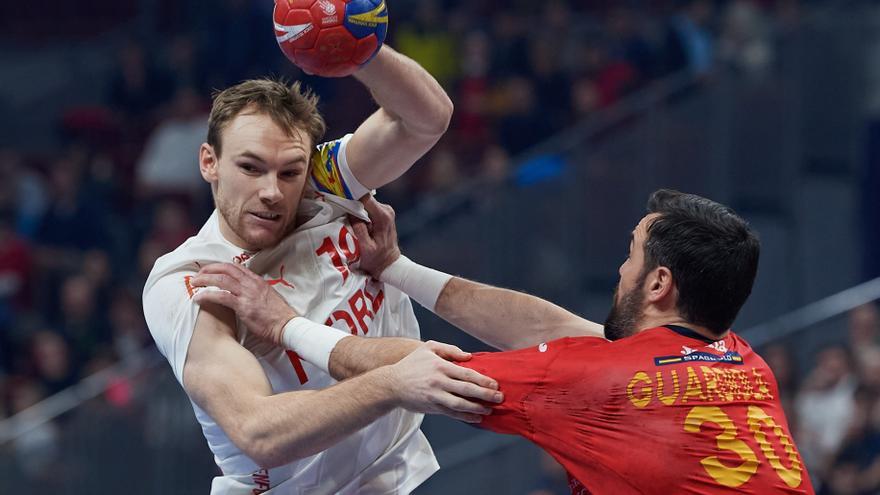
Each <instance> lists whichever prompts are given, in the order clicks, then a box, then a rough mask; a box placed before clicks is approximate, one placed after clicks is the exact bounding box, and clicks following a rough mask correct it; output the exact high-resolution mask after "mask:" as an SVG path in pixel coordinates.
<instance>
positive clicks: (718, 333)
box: [354, 190, 814, 495]
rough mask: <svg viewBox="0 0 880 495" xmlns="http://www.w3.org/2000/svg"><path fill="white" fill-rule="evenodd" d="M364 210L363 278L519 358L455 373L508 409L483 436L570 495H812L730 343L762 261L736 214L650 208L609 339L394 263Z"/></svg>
mask: <svg viewBox="0 0 880 495" xmlns="http://www.w3.org/2000/svg"><path fill="white" fill-rule="evenodd" d="M367 210H368V211H370V217H371V219H372V220H373V223H372V226H371V227H370V228H369V229H368V228H367V226H366V225H363V224H358V225H355V226H354V228H355V231H356V233H357V235H358V239H359V241H360V245H361V256H362V260H361V268H362V269H364V270H366V271H369V272H370V273H372V274H373V275H374V276H376V277H377V278H379V279H381V280H382V281H384V282H385V283H386V284H390V285H394V286H396V287H398V288H400V289H401V290H403V291H404V292H407V293H409V294H410V296H411V297H413V299H416V300H417V301H419V302H420V303H421V304H422V305H423V306H425V307H427V308H428V309H430V310H432V311H434V312H435V313H436V314H438V315H439V316H441V317H443V318H444V319H446V320H447V321H449V322H450V323H452V324H454V325H456V326H458V327H459V328H461V329H463V330H464V331H466V332H468V333H470V334H471V335H474V336H475V337H477V338H480V339H481V340H483V341H485V342H487V343H489V344H490V345H493V346H494V347H497V348H499V349H519V350H512V351H508V352H492V353H481V354H475V355H474V356H473V358H472V359H471V360H470V361H467V362H464V363H459V364H460V365H462V366H466V367H469V368H472V369H474V370H476V371H478V372H480V373H483V374H485V375H487V376H490V377H492V378H494V379H495V380H496V381H497V382H498V384H499V390H501V391H502V392H503V393H504V402H503V403H502V404H500V405H495V406H494V410H493V413H492V414H491V415H489V416H486V417H485V418H484V419H483V420H482V423H481V426H482V427H484V428H487V429H490V430H493V431H496V432H500V433H510V434H517V435H522V436H523V437H525V438H527V439H529V440H531V441H532V442H534V443H536V444H537V445H539V446H541V447H542V448H544V449H545V450H546V451H547V452H549V453H550V454H551V455H552V456H553V457H554V458H556V460H557V461H559V462H560V463H561V464H562V465H563V466H564V467H565V469H566V470H567V471H568V473H569V480H570V485H571V491H572V493H573V494H594V495H596V494H614V495H619V494H630V493H633V494H635V493H656V494H716V493H746V494H756V495H757V494H760V495H767V494H774V493H800V494H803V493H807V494H809V493H814V490H813V487H812V485H811V483H810V479H809V477H808V475H807V471H806V469H805V467H804V463H803V460H802V458H801V456H800V454H799V453H798V450H797V447H796V446H795V444H794V441H793V439H792V437H791V433H790V430H789V427H788V422H787V421H786V419H785V415H784V413H783V410H782V407H781V405H780V402H779V389H778V387H777V384H776V380H775V378H774V376H773V373H772V372H771V370H770V368H769V367H768V366H767V363H765V362H764V360H763V359H762V358H761V357H760V356H759V355H758V354H756V353H755V352H754V351H753V350H752V348H751V347H750V346H749V344H748V343H747V342H746V341H744V340H743V339H742V338H740V337H739V336H737V335H736V334H735V333H733V332H732V331H731V330H730V327H731V325H732V323H733V321H734V319H735V317H736V315H737V313H738V312H739V310H740V308H741V307H742V305H743V304H744V303H745V301H746V299H747V298H748V296H749V294H750V292H751V290H752V284H753V282H754V279H755V274H756V271H757V267H758V257H759V251H760V246H759V242H758V239H757V237H756V236H755V234H754V232H753V231H752V230H751V228H750V227H749V226H748V224H747V223H746V222H745V221H744V220H743V219H742V218H740V217H739V216H737V215H736V214H735V213H734V212H733V211H732V210H731V209H730V208H728V207H726V206H723V205H721V204H718V203H715V202H713V201H710V200H708V199H705V198H702V197H699V196H696V195H692V194H683V193H679V192H676V191H670V190H660V191H657V192H655V193H654V194H652V195H651V197H650V199H649V201H648V214H647V215H646V216H645V217H644V218H642V219H641V220H640V221H639V223H638V225H637V226H636V227H635V229H634V230H633V232H632V240H631V242H630V249H629V256H628V257H627V259H626V261H625V262H624V263H623V265H621V267H620V282H619V283H618V286H617V289H616V291H615V294H614V304H613V307H612V309H611V312H610V314H609V316H608V318H607V320H606V321H605V325H604V337H605V338H602V337H601V336H602V331H603V329H602V327H601V326H599V325H597V324H595V323H591V322H589V321H587V320H584V319H582V318H580V317H578V316H576V315H574V314H572V313H569V312H567V311H565V310H564V309H562V308H559V307H558V306H555V305H553V304H551V303H549V302H547V301H544V300H541V299H539V298H536V297H533V296H529V295H526V294H522V293H518V292H514V291H509V290H505V289H499V288H495V287H490V286H487V285H483V284H479V283H476V282H471V281H468V280H464V279H461V278H457V277H452V276H450V275H446V274H444V273H441V272H437V271H435V270H432V269H430V268H426V267H424V266H421V265H417V264H415V263H414V262H412V261H410V260H408V259H407V258H405V257H403V256H400V251H399V249H398V248H397V244H396V232H395V231H394V226H393V215H392V214H391V212H390V208H388V207H386V206H383V205H379V204H377V203H375V202H374V201H373V202H370V201H368V202H367ZM383 215H384V218H383ZM426 287H428V288H430V287H433V288H434V289H426Z"/></svg>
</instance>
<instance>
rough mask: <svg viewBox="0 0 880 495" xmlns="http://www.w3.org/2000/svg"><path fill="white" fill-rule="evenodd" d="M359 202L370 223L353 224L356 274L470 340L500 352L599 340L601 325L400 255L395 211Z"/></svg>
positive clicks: (372, 202) (368, 201)
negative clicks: (363, 273) (558, 341)
mask: <svg viewBox="0 0 880 495" xmlns="http://www.w3.org/2000/svg"><path fill="white" fill-rule="evenodd" d="M362 201H363V202H364V205H365V207H366V209H367V212H368V213H369V214H370V219H371V221H372V223H371V224H370V225H369V226H367V225H366V224H364V223H363V222H354V223H353V229H354V232H355V235H356V236H357V238H358V242H359V244H360V252H361V264H360V266H361V269H363V270H365V271H367V272H368V273H370V274H371V275H373V276H374V277H377V278H379V279H380V280H381V281H383V282H385V283H388V284H391V285H393V286H395V287H397V288H398V289H400V290H402V291H404V292H406V293H407V294H409V296H410V297H412V298H413V299H415V300H416V301H417V302H419V304H421V305H422V306H424V307H425V308H427V309H429V310H431V311H432V312H434V313H436V314H437V315H438V316H440V317H441V318H443V319H444V320H446V321H448V322H449V323H452V324H453V325H455V326H457V327H458V328H460V329H462V330H464V331H465V332H467V333H469V334H470V335H473V336H474V337H476V338H478V339H480V340H482V341H483V342H485V343H487V344H489V345H491V346H493V347H495V348H497V349H502V350H509V349H520V348H523V347H528V346H531V345H537V344H540V343H541V342H547V341H550V340H555V339H558V338H562V337H573V336H597V337H603V336H604V332H603V330H602V326H601V325H599V324H597V323H593V322H591V321H589V320H585V319H583V318H581V317H579V316H577V315H575V314H573V313H571V312H569V311H566V310H565V309H563V308H561V307H559V306H557V305H555V304H553V303H551V302H549V301H545V300H544V299H541V298H538V297H535V296H531V295H528V294H524V293H522V292H516V291H512V290H508V289H502V288H498V287H492V286H490V285H485V284H481V283H479V282H472V281H470V280H465V279H463V278H459V277H453V276H451V275H447V274H445V273H442V272H438V271H436V270H432V269H430V268H427V267H424V266H421V265H418V264H416V263H414V262H412V261H410V260H409V259H407V258H405V257H403V256H401V255H400V249H399V248H398V246H397V232H396V228H395V226H394V210H392V209H391V207H390V206H388V205H382V204H380V203H378V202H377V201H376V200H375V199H373V198H364V199H363V200H362Z"/></svg>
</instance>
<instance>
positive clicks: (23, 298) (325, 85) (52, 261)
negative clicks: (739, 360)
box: [0, 0, 880, 493]
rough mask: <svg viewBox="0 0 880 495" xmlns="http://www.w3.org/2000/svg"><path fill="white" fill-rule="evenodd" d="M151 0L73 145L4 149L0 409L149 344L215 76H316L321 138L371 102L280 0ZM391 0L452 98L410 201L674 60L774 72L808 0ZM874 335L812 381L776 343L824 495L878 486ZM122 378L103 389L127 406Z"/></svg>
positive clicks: (683, 68)
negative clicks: (144, 308) (308, 56)
mask: <svg viewBox="0 0 880 495" xmlns="http://www.w3.org/2000/svg"><path fill="white" fill-rule="evenodd" d="M92 3H98V4H100V3H101V2H92ZM155 4H156V9H157V12H156V15H155V18H154V19H153V22H154V27H153V29H152V30H149V32H145V33H142V35H141V36H132V37H126V38H125V39H121V40H118V42H117V44H116V45H115V51H116V57H117V58H116V61H115V63H114V70H113V71H112V73H110V74H108V75H107V77H106V78H102V79H101V80H96V81H94V84H96V85H100V86H101V87H104V88H105V91H104V99H103V102H101V103H100V104H94V103H88V104H86V103H81V104H78V102H76V101H75V96H72V97H71V98H72V101H71V103H72V105H71V106H69V107H67V108H65V109H64V110H63V112H62V113H60V114H59V115H57V116H56V118H57V127H58V129H59V133H60V134H61V136H62V139H61V141H62V143H63V144H62V146H61V147H60V149H57V150H41V151H40V152H37V153H34V152H27V153H25V152H22V151H21V150H18V149H15V148H14V147H10V148H6V149H2V150H0V253H2V256H0V398H2V400H0V419H3V418H5V417H8V416H11V415H14V414H16V413H18V412H20V411H22V410H24V409H26V408H27V407H29V406H31V405H33V404H35V403H36V402H38V401H40V400H41V399H43V398H45V397H48V396H50V395H52V394H54V393H56V392H59V391H61V390H64V389H65V388H67V387H69V386H71V385H73V384H75V383H77V382H78V381H79V380H80V379H81V378H83V377H85V376H87V375H89V374H91V373H93V372H95V371H97V370H100V369H104V368H106V367H107V366H109V365H111V364H114V363H125V362H126V360H127V359H134V356H138V355H140V353H141V352H142V350H143V349H144V348H147V347H149V346H150V344H151V339H150V336H149V333H148V331H147V329H146V326H145V323H144V321H143V316H142V313H141V308H140V294H141V290H142V287H143V282H144V280H145V279H146V276H147V274H148V273H149V271H150V269H151V268H152V265H153V263H154V261H155V260H156V258H157V257H158V256H160V255H162V254H164V253H166V252H169V251H171V250H173V249H174V248H175V247H177V246H178V245H179V244H180V243H181V242H183V240H185V239H186V238H187V237H189V236H190V235H193V234H194V233H195V232H196V230H197V228H198V226H199V225H201V223H202V222H203V221H204V219H206V218H207V216H208V214H209V213H210V211H211V209H212V203H211V198H210V191H209V189H208V187H207V185H206V184H205V183H204V181H203V180H202V178H201V176H200V174H199V172H198V168H197V161H196V157H197V150H198V147H199V145H200V144H201V143H202V142H203V141H204V139H205V135H206V130H207V123H206V120H207V112H208V111H209V109H210V95H211V92H212V90H214V89H217V88H223V87H226V86H228V85H230V84H233V83H235V82H238V81H240V80H242V79H246V78H250V77H259V76H264V75H267V74H275V75H283V76H287V77H289V78H292V79H293V78H301V79H304V80H305V81H306V82H307V83H308V85H310V86H311V87H313V88H314V89H315V90H316V91H317V92H318V94H319V95H321V97H322V102H323V103H322V107H321V108H322V111H323V113H324V114H325V116H326V118H327V121H328V124H329V133H328V136H327V138H328V139H332V138H336V137H338V136H341V135H342V134H344V133H347V132H350V131H351V130H353V129H354V128H355V126H356V125H358V124H359V123H360V121H362V120H363V118H365V117H366V116H367V115H368V114H369V113H370V112H371V111H373V109H374V104H373V102H372V101H371V99H370V97H369V94H368V93H367V92H366V91H365V90H364V89H363V87H362V86H361V85H360V84H359V83H357V82H356V81H354V80H353V79H352V78H345V79H338V80H337V79H334V80H330V79H321V78H315V77H308V76H306V75H304V74H302V73H300V72H299V71H298V70H297V69H296V68H295V67H293V66H292V65H291V64H290V63H289V62H287V61H286V60H285V59H284V58H283V56H282V55H281V52H280V51H279V50H278V49H277V47H276V46H275V40H274V39H273V34H272V32H271V30H270V29H269V25H270V23H271V7H272V3H271V2H266V1H259V2H258V1H248V0H222V1H219V2H217V3H216V5H213V6H212V8H210V9H205V8H204V4H202V3H199V2H194V1H159V2H155ZM389 9H390V13H391V30H390V34H389V39H388V43H389V44H390V45H391V46H393V47H395V48H396V49H398V50H399V51H401V52H403V53H405V54H407V55H409V56H411V57H412V58H414V59H416V60H417V61H418V62H419V63H421V64H422V65H423V66H424V67H425V68H427V69H428V70H429V71H430V72H431V73H432V74H433V75H434V76H435V77H436V78H437V79H438V80H439V81H440V82H441V83H442V84H443V86H444V87H445V88H446V90H447V92H448V93H449V94H450V96H451V97H452V99H453V101H454V103H455V115H454V120H453V122H452V125H451V127H450V130H449V132H448V133H447V136H446V137H444V139H443V140H442V141H441V142H440V143H439V144H438V145H437V147H436V148H435V149H434V150H432V152H431V153H430V154H429V155H428V156H426V157H425V158H424V159H423V160H422V161H421V162H420V163H419V164H417V165H416V167H415V168H414V170H413V171H412V172H411V173H409V174H407V175H406V176H405V177H403V178H402V179H400V180H398V181H397V182H395V183H393V184H391V185H389V186H388V187H387V188H386V189H385V190H383V192H382V194H383V196H382V197H383V199H385V200H386V201H390V202H392V204H394V205H395V206H396V207H398V209H406V208H407V207H408V206H410V205H412V204H414V203H415V202H417V201H419V200H423V199H424V198H430V197H432V196H441V195H443V194H444V193H446V192H448V191H450V190H452V189H454V188H455V187H456V186H457V185H459V184H461V183H462V182H463V181H467V180H471V179H488V180H491V181H502V180H504V179H505V178H506V177H507V176H508V174H509V173H510V167H511V166H512V163H513V162H512V160H511V158H512V157H515V156H516V155H518V154H520V153H522V152H524V151H526V150H528V149H529V148H530V147H532V146H534V145H536V144H538V143H540V142H541V141H543V140H545V139H547V138H548V137H550V136H552V135H554V134H556V133H558V132H559V131H561V130H563V129H565V128H568V127H570V126H572V125H573V124H575V123H578V122H580V121H582V120H583V119H585V118H589V117H590V116H592V115H595V114H596V113H597V112H600V111H601V110H602V109H604V108H609V107H611V106H613V105H614V104H615V103H617V102H619V101H621V100H622V99H625V98H627V96H629V95H631V94H633V93H634V92H637V91H639V90H641V89H642V88H645V87H646V86H648V85H650V84H651V83H652V82H653V81H656V80H658V79H661V78H663V77H665V76H667V75H670V74H680V73H689V74H691V75H693V77H694V78H695V81H696V82H697V83H699V81H703V80H710V79H711V78H712V77H713V72H714V71H715V70H716V69H717V68H718V67H719V66H725V67H727V68H730V69H732V70H735V71H738V72H741V73H743V74H744V75H746V77H755V78H761V77H764V75H765V74H766V73H767V72H768V71H771V70H772V69H773V66H774V64H775V63H777V60H776V59H775V51H776V50H775V47H776V46H777V43H778V41H779V39H780V37H781V36H783V35H784V33H785V32H787V31H788V30H791V29H793V27H794V26H795V25H796V24H797V23H798V20H799V16H800V10H801V9H800V2H798V1H797V0H731V1H715V2H712V1H708V0H685V1H671V0H670V1H666V2H664V1H648V0H645V1H630V2H615V1H590V2H587V1H574V0H572V1H563V0H550V1H547V2H526V1H522V0H513V1H510V2H504V3H502V2H494V1H491V0H442V1H441V0H419V1H406V0H400V1H394V0H390V1H389ZM56 34H57V33H56ZM79 35H80V36H82V34H81V33H80V34H79ZM878 332H880V329H878V320H877V311H876V308H875V307H873V306H868V307H865V308H864V309H860V310H859V311H857V312H854V313H853V316H852V321H851V333H850V335H851V339H852V341H851V347H850V348H848V349H849V350H847V348H843V347H833V348H829V349H827V350H825V351H823V352H822V353H820V355H819V357H818V360H817V363H816V365H815V367H814V369H813V370H812V371H811V372H810V373H809V374H808V375H806V376H807V378H806V379H804V380H803V381H802V382H801V383H793V381H795V380H796V377H798V376H801V375H800V374H797V373H795V371H794V369H793V367H794V365H793V363H792V361H791V359H790V357H789V356H788V354H787V351H786V349H785V348H781V349H780V348H772V349H767V350H766V354H767V357H768V361H770V362H771V364H772V365H773V366H774V369H776V371H777V374H778V376H779V379H780V383H781V384H782V386H783V389H784V390H785V391H786V393H788V394H789V395H790V400H789V401H788V404H789V414H790V418H792V423H793V424H795V425H797V426H796V427H795V430H796V438H798V441H799V445H800V447H801V449H802V451H803V452H804V456H805V458H806V459H807V462H808V463H809V465H810V467H811V468H812V469H814V472H815V473H817V475H818V476H820V477H822V478H823V479H827V480H828V483H827V485H826V486H828V487H832V488H833V490H834V491H830V492H828V493H863V492H865V490H868V491H870V490H876V489H877V488H878V487H880V464H878V465H874V464H875V461H876V460H877V459H880V457H878V456H880V436H878V431H880V430H878V429H880V409H876V408H875V407H874V406H875V403H877V396H878V395H877V394H878V392H880V388H878V387H880V383H878V382H877V377H880V347H877V345H878V343H877V336H878ZM127 390H128V389H127V388H126V386H125V384H121V385H119V386H118V387H116V388H114V389H113V390H112V392H113V393H111V394H108V395H107V400H108V401H109V402H110V403H111V404H113V405H115V406H118V407H126V405H127V404H128V403H129V402H130V401H131V394H130V393H128V392H127ZM832 415H836V416H835V417H836V418H837V419H839V421H835V422H833V424H832V422H831V421H828V418H829V417H831V416H832ZM872 417H876V418H877V419H872ZM820 420H821V421H820ZM62 421H63V418H62ZM829 424H832V426H829ZM875 424H876V425H875ZM41 431H42V432H43V433H40V435H43V437H45V438H43V440H42V441H41V440H40V438H36V440H34V442H33V445H36V446H37V447H38V448H34V447H33V445H30V446H29V445H25V447H24V452H30V453H31V454H29V457H28V459H30V460H29V461H28V462H31V463H36V464H34V465H33V466H32V469H33V470H34V472H35V473H37V472H39V471H40V466H41V465H40V459H41V457H40V456H39V455H33V452H40V448H45V446H46V445H51V439H52V437H53V435H56V434H57V433H52V432H53V431H54V430H53V429H52V426H51V425H49V426H47V427H46V428H44V429H43V430H41ZM38 436H39V435H38ZM31 438H35V437H31ZM28 448H30V450H28ZM35 459H36V460H35ZM860 490H861V491H860Z"/></svg>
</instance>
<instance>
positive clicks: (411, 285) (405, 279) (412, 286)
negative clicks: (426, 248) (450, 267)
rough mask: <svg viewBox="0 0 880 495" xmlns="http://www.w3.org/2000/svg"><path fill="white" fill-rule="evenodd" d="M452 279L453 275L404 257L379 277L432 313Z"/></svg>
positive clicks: (398, 259) (389, 266)
mask: <svg viewBox="0 0 880 495" xmlns="http://www.w3.org/2000/svg"><path fill="white" fill-rule="evenodd" d="M450 279H452V275H449V274H448V273H443V272H441V271H437V270H434V269H433V268H428V267H426V266H422V265H420V264H418V263H416V262H414V261H412V260H410V259H409V258H407V257H406V256H403V255H401V256H400V257H399V258H397V260H396V261H395V262H394V263H391V264H390V265H388V268H386V269H385V270H384V271H382V274H381V275H380V276H379V280H381V281H382V282H385V283H386V284H390V285H393V286H394V287H397V288H398V289H400V290H401V291H403V292H404V293H406V294H407V295H409V297H411V298H413V299H414V300H415V301H416V302H418V303H419V304H421V305H422V306H424V307H425V309H428V310H430V311H431V312H434V308H435V306H436V305H437V299H438V298H439V297H440V293H441V292H443V287H446V283H447V282H449V280H450Z"/></svg>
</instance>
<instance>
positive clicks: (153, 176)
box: [137, 86, 208, 198]
mask: <svg viewBox="0 0 880 495" xmlns="http://www.w3.org/2000/svg"><path fill="white" fill-rule="evenodd" d="M207 134H208V114H207V112H206V111H205V109H204V107H203V104H202V101H201V99H200V97H199V95H198V93H196V91H195V90H194V89H193V88H192V87H190V86H184V87H181V88H180V89H178V90H177V93H176V94H175V97H174V101H173V102H172V106H171V113H170V117H169V118H168V119H167V120H165V121H164V122H163V123H162V124H160V125H159V126H158V127H157V128H156V129H155V130H154V131H153V133H152V134H151V135H150V137H149V139H148V140H147V144H146V146H145V147H144V151H143V154H142V155H141V158H140V160H139V161H138V164H137V186H138V189H139V190H140V192H141V194H142V195H143V197H146V198H150V197H155V196H157V195H164V194H176V195H179V196H184V197H194V196H196V194H197V192H198V191H199V190H200V189H205V181H204V180H203V179H202V175H201V173H200V172H199V160H198V157H199V147H200V146H201V145H202V143H204V142H205V139H206V136H207Z"/></svg>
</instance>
